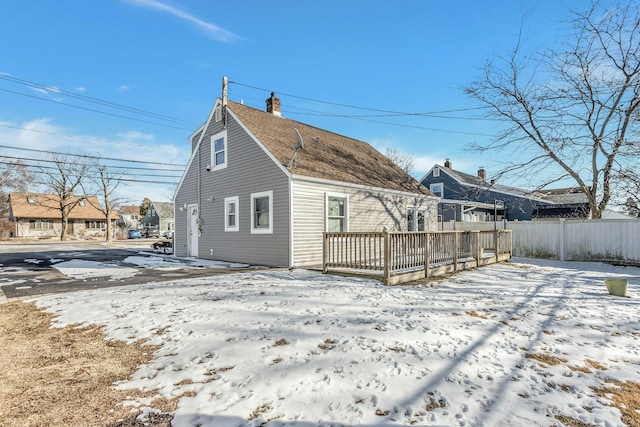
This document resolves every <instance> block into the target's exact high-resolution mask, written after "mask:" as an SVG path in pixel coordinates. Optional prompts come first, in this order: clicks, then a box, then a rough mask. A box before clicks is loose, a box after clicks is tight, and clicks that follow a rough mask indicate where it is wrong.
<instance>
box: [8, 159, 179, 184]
mask: <svg viewBox="0 0 640 427" xmlns="http://www.w3.org/2000/svg"><path fill="white" fill-rule="evenodd" d="M0 164H5V165H14V164H13V163H11V162H4V161H1V160H0ZM21 166H24V167H26V168H35V169H36V170H35V171H31V172H33V173H36V174H45V175H46V174H47V173H46V172H45V171H43V170H42V169H54V170H57V168H55V167H54V166H40V165H27V164H22V165H21ZM38 169H40V170H38ZM85 176H86V178H87V179H98V178H99V176H97V175H85ZM141 176H143V175H141ZM166 178H177V177H173V176H172V177H166ZM113 180H114V181H119V182H140V183H147V184H165V185H177V184H178V181H150V180H143V179H133V178H122V177H119V178H114V179H113ZM36 183H39V184H46V182H36Z"/></svg>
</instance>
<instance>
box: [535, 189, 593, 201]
mask: <svg viewBox="0 0 640 427" xmlns="http://www.w3.org/2000/svg"><path fill="white" fill-rule="evenodd" d="M536 195H537V196H539V197H541V198H543V199H545V200H549V201H550V202H553V203H588V202H589V200H588V199H587V195H586V194H584V191H582V189H581V188H579V187H569V188H553V189H547V188H543V189H542V190H538V191H536Z"/></svg>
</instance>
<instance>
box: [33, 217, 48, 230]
mask: <svg viewBox="0 0 640 427" xmlns="http://www.w3.org/2000/svg"><path fill="white" fill-rule="evenodd" d="M29 228H30V229H32V230H52V229H53V221H51V220H49V219H30V220H29Z"/></svg>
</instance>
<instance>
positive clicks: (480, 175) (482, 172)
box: [478, 166, 487, 181]
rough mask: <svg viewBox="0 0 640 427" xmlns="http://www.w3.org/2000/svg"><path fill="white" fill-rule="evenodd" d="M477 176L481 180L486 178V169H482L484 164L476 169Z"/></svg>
mask: <svg viewBox="0 0 640 427" xmlns="http://www.w3.org/2000/svg"><path fill="white" fill-rule="evenodd" d="M478 178H480V179H481V180H483V181H486V180H487V171H485V170H484V166H480V168H479V169H478Z"/></svg>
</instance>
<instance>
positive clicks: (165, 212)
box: [142, 202, 174, 233]
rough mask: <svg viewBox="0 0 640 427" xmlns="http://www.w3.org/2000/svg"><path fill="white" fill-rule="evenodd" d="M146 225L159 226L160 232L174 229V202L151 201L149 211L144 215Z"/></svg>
mask: <svg viewBox="0 0 640 427" xmlns="http://www.w3.org/2000/svg"><path fill="white" fill-rule="evenodd" d="M142 224H143V225H144V226H145V227H159V230H160V233H162V232H164V231H172V230H173V228H174V227H173V203H172V202H151V203H149V207H148V208H147V213H146V215H145V216H144V217H142Z"/></svg>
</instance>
